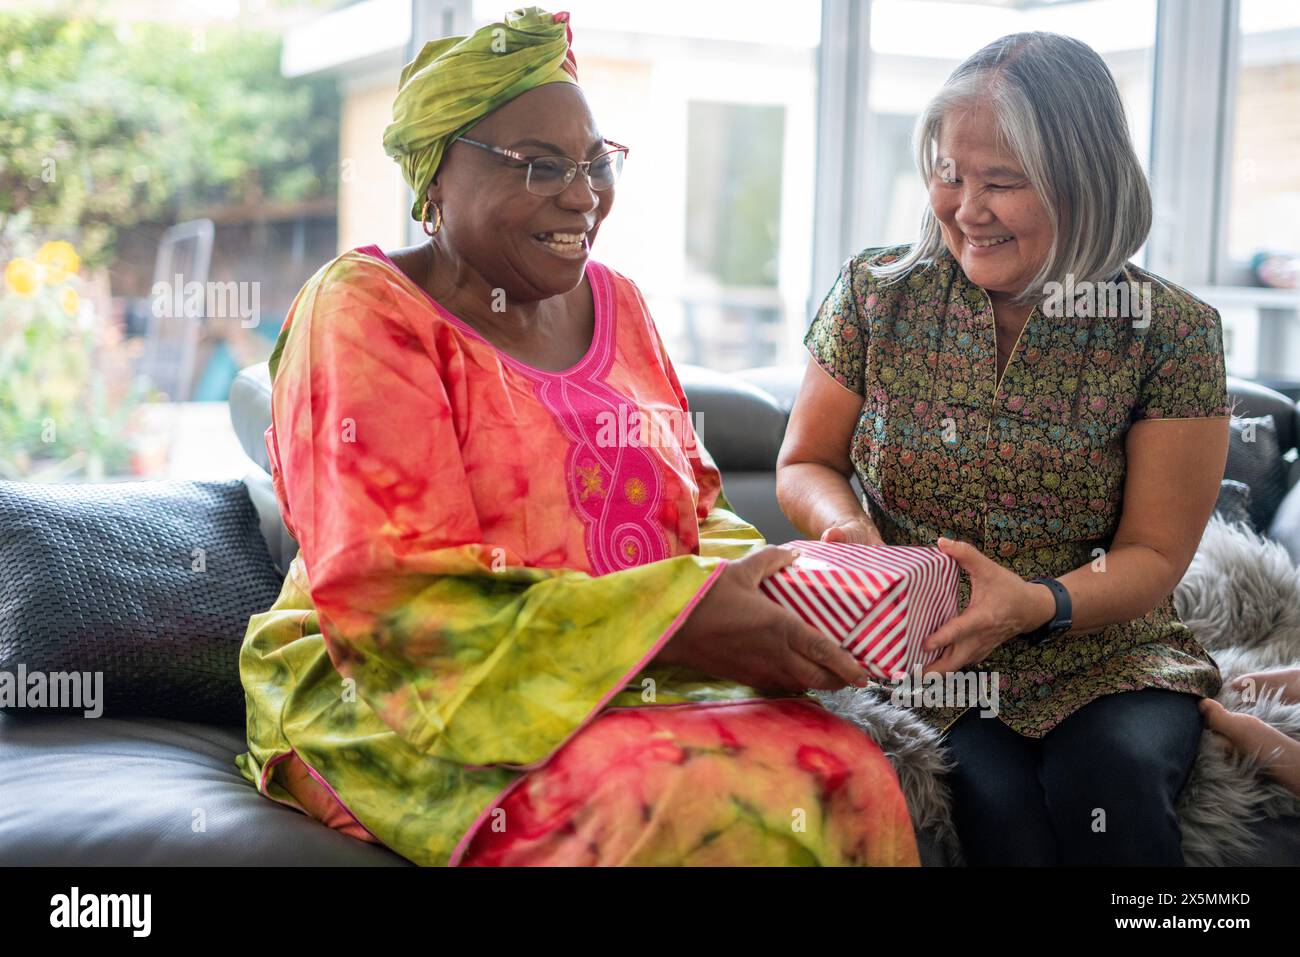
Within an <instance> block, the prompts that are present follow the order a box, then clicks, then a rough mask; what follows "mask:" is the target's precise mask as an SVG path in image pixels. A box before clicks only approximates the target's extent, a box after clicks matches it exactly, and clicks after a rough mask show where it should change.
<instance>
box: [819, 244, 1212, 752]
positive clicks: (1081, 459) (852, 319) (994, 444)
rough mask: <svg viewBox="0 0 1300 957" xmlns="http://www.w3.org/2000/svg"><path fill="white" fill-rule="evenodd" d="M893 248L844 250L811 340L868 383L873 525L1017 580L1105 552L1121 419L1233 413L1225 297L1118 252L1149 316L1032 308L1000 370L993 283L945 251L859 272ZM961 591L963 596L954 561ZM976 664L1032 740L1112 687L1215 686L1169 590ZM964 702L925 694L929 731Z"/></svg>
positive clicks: (1003, 713)
mask: <svg viewBox="0 0 1300 957" xmlns="http://www.w3.org/2000/svg"><path fill="white" fill-rule="evenodd" d="M905 251H906V247H905V246H904V247H891V248H884V249H869V250H866V251H864V252H862V253H861V254H859V255H858V256H856V257H854V258H853V259H851V260H850V261H849V262H847V263H846V264H845V266H844V268H843V269H842V270H841V272H840V275H839V278H838V279H837V281H836V283H835V285H834V287H832V289H831V291H830V293H829V294H828V295H827V297H826V299H825V301H824V302H823V303H822V306H821V308H820V310H819V311H818V314H817V317H816V319H815V320H814V321H813V324H812V326H811V328H810V329H809V330H808V332H807V334H806V336H805V337H804V343H805V345H806V346H807V347H808V349H809V351H810V353H811V354H812V356H813V357H814V359H816V361H817V362H818V363H819V364H820V365H821V366H822V368H824V369H825V370H826V371H827V373H828V374H830V375H831V376H832V377H833V378H835V380H836V381H838V382H839V383H840V384H841V385H843V386H844V387H845V388H846V389H849V390H850V391H852V392H854V393H856V394H857V395H860V396H862V399H863V406H862V413H861V415H860V417H859V419H858V423H857V426H856V428H855V430H854V434H853V437H852V440H851V443H852V445H851V450H850V457H851V460H852V462H853V465H854V468H855V470H856V471H857V474H858V478H859V480H860V481H861V483H862V487H863V489H864V491H865V492H866V493H867V495H866V500H867V507H868V509H869V511H870V514H871V517H872V519H873V520H874V521H875V523H876V524H877V526H878V527H879V529H880V533H881V536H882V537H883V538H884V540H885V541H886V542H889V543H891V544H932V543H933V542H934V541H935V539H936V538H938V537H939V536H941V535H943V536H947V537H950V538H956V539H962V540H965V541H968V542H971V543H972V544H974V545H975V546H976V547H978V548H980V549H981V550H982V551H983V552H984V553H985V554H987V555H988V556H989V557H991V558H993V559H994V560H996V561H999V562H1001V563H1002V564H1004V565H1006V566H1007V567H1008V568H1011V569H1012V570H1014V571H1015V572H1016V573H1017V574H1019V575H1021V576H1022V577H1025V578H1031V577H1034V576H1039V575H1047V576H1052V577H1058V576H1060V575H1063V574H1065V573H1066V572H1068V571H1070V570H1072V569H1074V568H1077V567H1079V566H1082V565H1085V564H1089V563H1094V562H1099V561H1104V556H1105V550H1106V549H1107V548H1108V547H1109V545H1110V542H1111V539H1112V538H1113V536H1114V534H1115V530H1116V527H1117V526H1118V524H1119V518H1120V507H1121V501H1122V497H1123V484H1124V476H1125V462H1126V456H1125V451H1124V440H1125V436H1126V433H1127V432H1128V429H1129V427H1130V426H1131V425H1132V424H1133V423H1134V422H1136V421H1139V420H1142V419H1154V418H1198V417H1207V416H1226V415H1228V414H1229V406H1228V397H1227V380H1226V376H1225V369H1224V357H1223V334H1222V328H1221V325H1220V320H1219V315H1218V313H1217V312H1216V311H1215V310H1214V309H1213V308H1212V307H1210V306H1208V305H1206V304H1205V303H1203V302H1201V301H1200V300H1198V299H1196V298H1195V297H1194V296H1192V295H1191V294H1190V293H1188V292H1187V291H1186V290H1184V289H1181V288H1179V287H1177V286H1174V285H1172V284H1170V283H1168V282H1166V281H1165V280H1162V279H1160V278H1159V277H1157V276H1155V275H1153V274H1151V273H1148V272H1146V271H1144V270H1142V269H1138V268H1137V267H1135V266H1133V265H1132V264H1129V265H1127V266H1126V267H1125V281H1126V282H1131V283H1138V284H1139V285H1138V286H1137V287H1133V288H1140V289H1144V290H1149V293H1150V310H1149V313H1144V314H1141V315H1134V316H1133V318H1108V317H1105V316H1100V317H1094V316H1092V315H1088V314H1084V313H1090V312H1092V311H1093V310H1090V309H1074V308H1066V309H1061V310H1054V311H1055V312H1063V313H1064V315H1060V316H1057V315H1048V314H1046V311H1045V310H1044V308H1042V307H1039V308H1036V309H1035V310H1034V311H1033V313H1032V314H1031V315H1030V317H1029V320H1028V322H1027V323H1026V325H1025V328H1024V331H1023V332H1022V333H1021V335H1020V338H1019V340H1018V341H1017V342H1016V344H1015V346H1014V348H1013V350H1012V354H1011V358H1010V359H1009V361H1008V362H1007V366H1006V368H1005V370H1004V371H1003V373H1002V375H1001V377H1000V381H999V375H998V371H997V349H996V336H995V326H994V319H993V308H992V303H991V302H990V300H989V298H988V294H987V293H986V292H985V290H983V289H982V288H980V287H979V286H977V285H975V284H974V283H972V282H971V281H970V280H969V279H968V278H967V277H966V275H965V273H964V272H963V271H962V269H961V267H960V265H959V264H958V263H957V262H956V261H955V260H954V259H953V258H952V256H951V255H949V254H948V253H947V252H946V251H945V252H943V253H942V254H940V255H939V256H938V257H936V258H935V260H933V261H932V262H930V263H928V264H925V265H923V266H921V267H918V268H917V269H915V270H913V271H912V273H911V274H910V275H908V276H906V277H904V278H903V279H901V280H900V281H897V282H892V283H890V282H885V281H883V280H880V279H877V278H876V277H874V276H873V275H872V274H871V272H870V271H869V268H868V267H869V266H870V265H872V264H885V263H889V262H893V261H895V260H896V259H897V258H898V257H900V256H901V255H903V254H904V253H905ZM1049 311H1050V310H1049ZM959 597H960V605H961V606H962V607H965V605H966V604H967V602H968V601H969V597H970V584H969V580H968V579H967V577H966V576H965V575H964V574H963V575H962V576H961V579H960V591H959ZM975 668H976V670H979V671H988V672H995V673H997V675H998V695H999V708H1000V717H1001V719H1002V721H1003V722H1004V723H1006V724H1007V725H1008V726H1009V727H1011V728H1013V729H1015V730H1016V731H1018V732H1019V733H1021V734H1024V735H1028V736H1030V737H1041V736H1042V735H1044V734H1046V733H1047V732H1048V731H1050V730H1051V729H1052V728H1053V727H1055V726H1056V725H1057V724H1058V723H1059V722H1060V721H1061V720H1063V719H1064V718H1065V717H1067V716H1068V715H1070V714H1071V713H1073V712H1074V711H1075V710H1077V709H1078V708H1080V707H1082V706H1083V705H1085V704H1087V703H1088V702H1089V701H1092V700H1093V699H1095V698H1097V697H1100V696H1101V695H1104V694H1110V693H1114V692H1118V691H1126V690H1136V689H1139V688H1144V687H1157V688H1167V689H1170V690H1175V691H1185V692H1189V693H1195V694H1200V695H1213V694H1215V693H1216V692H1217V690H1218V688H1219V684H1220V675H1219V670H1218V666H1217V665H1216V663H1215V661H1214V659H1213V658H1212V657H1211V656H1210V655H1209V653H1208V652H1206V651H1205V649H1204V648H1202V647H1201V645H1200V644H1199V643H1198V642H1197V641H1196V639H1195V637H1194V636H1193V635H1192V633H1191V632H1190V630H1189V629H1188V628H1187V627H1186V626H1185V625H1183V624H1182V623H1181V622H1180V621H1179V620H1178V618H1177V615H1176V613H1175V611H1174V608H1173V600H1172V596H1170V597H1168V598H1166V599H1165V601H1164V602H1163V603H1162V604H1161V605H1160V606H1159V607H1157V608H1156V609H1154V610H1153V611H1151V612H1150V613H1148V614H1147V615H1145V616H1144V617H1142V618H1139V619H1135V620H1133V621H1129V622H1124V623H1121V624H1115V625H1111V626H1109V627H1107V628H1105V629H1103V630H1101V631H1099V632H1095V633H1093V634H1090V635H1070V636H1068V637H1066V638H1064V639H1061V640H1058V641H1054V642H1048V643H1047V644H1046V645H1044V646H1043V647H1041V648H1037V647H1034V646H1033V645H1032V644H1031V643H1030V642H1029V641H1028V640H1027V639H1026V638H1023V637H1020V638H1016V639H1013V640H1011V641H1009V642H1007V643H1005V644H1003V645H1001V646H1000V647H998V648H996V649H995V650H994V651H993V652H992V653H991V654H990V655H989V656H988V657H987V658H985V659H984V661H982V662H980V663H979V664H978V665H976V666H975ZM964 710H965V708H963V707H943V708H940V707H922V706H920V705H918V706H917V713H918V715H919V716H921V717H924V718H925V719H926V720H928V721H930V722H932V723H933V724H934V725H935V726H936V727H938V728H939V729H941V730H942V729H946V728H947V727H948V726H949V725H950V724H952V722H954V721H955V720H956V719H957V718H958V717H960V716H961V714H962V713H963V712H964Z"/></svg>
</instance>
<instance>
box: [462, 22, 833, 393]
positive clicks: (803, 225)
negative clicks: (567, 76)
mask: <svg viewBox="0 0 1300 957" xmlns="http://www.w3.org/2000/svg"><path fill="white" fill-rule="evenodd" d="M820 7H821V5H820V4H819V3H806V2H805V3H797V4H791V3H785V2H780V0H747V2H746V3H744V4H743V5H742V4H730V3H727V4H723V3H700V2H696V0H660V2H656V3H655V4H653V5H650V6H645V5H643V4H632V3H610V2H608V0H566V3H565V4H564V8H565V9H567V10H568V11H569V13H570V15H571V17H572V21H573V28H574V51H573V52H574V56H575V57H576V58H577V61H578V76H579V77H580V79H581V81H582V88H583V92H584V94H585V95H586V97H587V100H588V102H589V103H590V104H591V108H592V112H593V114H594V115H595V118H596V122H597V124H598V125H599V128H600V131H601V133H603V134H604V135H605V136H607V137H610V138H611V139H614V140H617V141H618V142H620V143H626V144H627V145H628V146H629V147H630V148H631V153H630V155H629V157H628V162H627V166H626V168H625V169H624V172H623V178H622V180H621V181H620V182H619V185H618V194H617V198H616V200H615V203H614V210H613V212H612V214H611V215H610V217H609V219H608V220H607V221H606V223H605V224H604V225H603V226H602V227H601V231H600V238H599V239H598V241H597V244H596V249H595V257H596V258H597V259H598V260H599V261H600V262H602V263H605V264H606V265H609V266H611V267H613V268H614V269H617V270H618V271H619V272H622V273H623V274H624V275H626V276H628V278H630V279H632V280H633V281H634V282H635V283H636V284H637V285H638V286H640V288H641V291H642V292H643V293H644V294H645V297H646V301H647V303H648V304H649V306H650V309H651V312H652V313H653V315H654V318H655V322H656V324H657V325H658V327H659V330H660V332H661V334H662V335H663V337H664V340H665V343H666V344H667V346H668V348H669V350H670V352H671V353H672V355H673V358H674V360H675V361H677V362H689V363H695V364H699V365H705V366H710V367H712V368H716V369H722V370H736V369H741V368H748V367H753V366H762V365H774V364H780V363H788V362H795V363H801V362H802V361H803V358H802V353H801V346H800V344H799V336H801V335H802V332H803V328H804V326H805V324H806V321H807V314H806V309H807V301H808V298H809V289H810V284H811V279H810V277H811V273H812V219H813V190H814V170H815V158H816V121H817V116H816V114H817V110H816V103H817V50H818V44H819V42H820V36H821V10H820ZM501 9H502V8H501V4H500V3H499V0H475V2H474V6H473V14H474V19H475V21H476V24H482V23H488V22H491V21H493V20H496V19H498V18H499V17H500V15H501Z"/></svg>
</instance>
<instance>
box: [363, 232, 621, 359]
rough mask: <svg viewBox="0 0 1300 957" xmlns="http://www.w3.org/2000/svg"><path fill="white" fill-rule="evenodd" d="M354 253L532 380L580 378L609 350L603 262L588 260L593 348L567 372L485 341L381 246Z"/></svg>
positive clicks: (606, 287)
mask: <svg viewBox="0 0 1300 957" xmlns="http://www.w3.org/2000/svg"><path fill="white" fill-rule="evenodd" d="M353 252H357V253H361V254H362V255H364V256H370V257H371V258H372V259H377V260H379V261H380V262H382V263H384V264H385V265H386V266H388V267H389V268H390V269H392V270H393V272H395V273H397V274H398V275H399V276H400V277H401V278H402V279H403V281H405V282H406V284H407V285H409V286H412V287H414V288H415V289H416V291H418V292H419V293H420V295H421V296H423V297H424V299H425V301H426V302H428V303H429V304H430V305H431V306H433V308H434V309H435V310H436V311H437V313H438V315H439V316H441V317H442V318H443V319H445V320H447V321H448V322H450V323H451V324H452V325H454V326H455V327H456V328H457V329H459V330H461V331H462V332H464V333H465V334H466V335H468V336H471V337H472V338H474V339H476V340H477V341H479V342H481V343H483V345H485V346H487V347H488V348H489V349H491V350H492V352H493V353H494V354H495V355H497V356H498V357H499V358H500V359H501V361H502V362H504V363H505V364H506V365H508V366H510V367H511V368H513V369H517V370H518V371H520V372H522V373H524V374H525V375H527V376H529V377H530V378H536V377H538V376H542V377H556V376H559V377H563V376H571V375H577V374H579V373H583V372H585V371H586V370H587V367H588V366H590V365H591V363H592V362H593V361H595V360H596V359H597V358H598V357H599V356H600V355H601V354H602V353H603V352H604V351H605V350H604V348H603V346H604V341H605V339H606V338H608V335H609V327H610V324H611V322H612V318H611V312H612V309H611V305H610V296H609V295H608V292H607V289H608V285H609V274H608V272H607V270H606V269H605V267H604V266H602V265H601V264H600V263H598V262H596V261H595V260H591V259H589V260H587V266H586V270H585V275H586V277H587V280H588V283H589V284H590V286H591V305H592V311H593V312H594V314H595V315H594V321H593V323H592V325H593V326H594V328H593V330H592V334H591V345H590V346H588V347H587V351H586V352H585V353H584V354H583V356H582V358H581V359H579V360H578V361H577V362H575V363H574V364H573V365H571V366H569V367H568V368H567V369H560V370H558V371H557V370H552V369H539V368H537V367H536V366H533V365H529V364H528V363H527V362H524V361H522V360H520V359H516V358H515V357H514V356H512V355H510V354H508V353H506V352H502V351H501V350H500V349H498V348H497V347H496V346H494V345H492V343H490V342H488V341H487V339H485V338H484V337H483V335H482V334H481V333H479V331H478V330H476V329H475V328H474V327H473V326H471V325H470V324H469V323H468V322H466V321H465V320H464V319H461V318H460V317H459V316H457V315H456V314H455V313H453V312H452V311H451V310H449V309H448V308H447V307H446V306H444V305H443V304H442V303H440V302H439V301H438V300H437V299H435V298H433V296H431V295H429V291H428V290H427V289H425V288H423V287H422V286H417V285H416V284H415V283H414V282H412V281H411V277H409V276H408V275H406V273H404V272H402V270H401V267H399V266H398V265H397V263H395V262H393V260H392V259H390V258H389V257H388V254H387V253H385V252H384V251H383V250H382V249H380V248H379V247H378V246H377V245H375V244H373V243H372V244H370V245H368V246H358V247H357V248H356V249H354V250H353Z"/></svg>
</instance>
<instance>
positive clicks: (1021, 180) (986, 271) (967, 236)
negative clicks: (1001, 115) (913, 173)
mask: <svg viewBox="0 0 1300 957" xmlns="http://www.w3.org/2000/svg"><path fill="white" fill-rule="evenodd" d="M996 129H997V127H996V120H995V119H994V117H993V115H992V113H991V112H989V111H988V110H987V109H985V108H977V109H973V110H965V111H954V112H953V113H951V114H950V115H948V116H946V117H945V118H944V122H943V126H942V129H941V132H940V135H939V141H938V156H937V159H936V162H935V173H934V177H933V179H932V180H931V182H930V207H931V208H932V209H933V210H934V215H935V218H936V219H938V221H939V227H940V229H941V231H942V232H943V239H944V242H945V243H946V244H947V246H948V250H949V251H950V252H951V253H952V255H953V258H954V259H956V260H957V262H959V263H960V264H961V267H962V269H963V270H964V271H965V273H966V276H967V278H969V279H970V280H971V282H973V283H975V284H976V285H978V286H983V287H984V288H985V289H986V290H988V291H989V292H990V293H999V294H1002V295H1004V296H1005V295H1013V294H1015V293H1019V292H1020V291H1021V290H1022V289H1024V288H1025V286H1026V285H1027V284H1028V283H1029V281H1030V280H1031V279H1033V278H1034V276H1035V275H1036V274H1037V273H1038V270H1039V269H1041V268H1042V266H1043V263H1044V262H1046V261H1047V254H1048V252H1049V251H1050V249H1051V247H1052V222H1051V218H1050V217H1049V216H1048V212H1047V209H1046V207H1044V206H1043V204H1042V202H1041V201H1040V200H1039V198H1038V196H1037V194H1035V192H1034V189H1033V187H1032V186H1031V185H1030V183H1029V178H1028V177H1027V176H1026V175H1025V172H1024V170H1023V169H1022V168H1021V166H1020V164H1019V162H1018V161H1017V160H1016V159H1015V157H1013V156H1011V154H1009V153H1008V152H1006V150H1004V149H1003V148H1001V147H1000V146H999V144H998V142H997V135H996ZM947 180H951V181H947Z"/></svg>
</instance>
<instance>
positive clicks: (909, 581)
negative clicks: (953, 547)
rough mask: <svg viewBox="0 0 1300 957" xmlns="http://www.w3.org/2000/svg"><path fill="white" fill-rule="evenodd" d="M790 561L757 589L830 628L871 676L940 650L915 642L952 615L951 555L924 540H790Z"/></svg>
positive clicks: (920, 661)
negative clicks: (793, 556) (792, 554)
mask: <svg viewBox="0 0 1300 957" xmlns="http://www.w3.org/2000/svg"><path fill="white" fill-rule="evenodd" d="M787 544H788V545H789V546H790V547H791V548H795V549H797V550H798V551H799V553H800V554H799V557H798V558H797V559H795V561H794V562H793V563H792V564H790V565H787V566H786V567H785V568H783V569H781V570H780V571H779V572H777V573H776V574H775V575H771V576H769V577H768V578H765V579H764V580H763V581H762V582H761V583H759V586H758V587H759V589H760V590H761V591H762V592H763V593H764V594H766V595H767V596H768V597H769V598H771V599H772V600H773V601H775V602H777V603H779V604H781V605H784V606H785V607H786V608H788V609H790V610H791V611H792V612H794V613H795V614H796V615H798V616H799V617H800V618H802V619H803V620H804V621H806V622H808V623H809V624H810V625H812V626H813V627H814V628H816V629H817V630H818V631H821V632H822V633H823V634H825V635H828V636H829V637H831V638H833V639H834V640H835V641H837V642H839V643H840V644H841V645H842V646H843V647H845V648H847V649H848V650H849V652H850V653H851V654H852V655H853V657H854V658H856V659H857V660H858V661H859V662H861V663H862V666H863V667H864V668H866V669H867V671H868V672H869V673H871V674H872V675H873V676H874V677H876V678H879V679H882V680H891V679H893V678H894V677H895V676H896V675H899V674H902V673H905V672H910V671H911V670H912V668H914V667H915V666H916V665H927V664H929V663H930V662H931V661H934V659H935V658H937V657H938V656H939V652H938V651H932V652H929V653H926V652H924V651H922V650H921V642H922V641H924V640H925V639H926V638H928V637H929V636H930V635H932V634H934V632H935V630H936V629H937V628H938V627H939V626H940V625H942V624H943V623H944V622H945V621H947V620H948V619H949V618H952V617H953V616H954V615H956V614H957V571H958V568H957V562H956V561H954V560H953V559H951V558H949V557H948V556H947V555H945V554H944V553H943V552H941V551H939V549H937V548H934V547H931V546H924V545H850V544H846V543H842V542H835V543H830V542H811V541H798V542H788V543H787Z"/></svg>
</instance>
